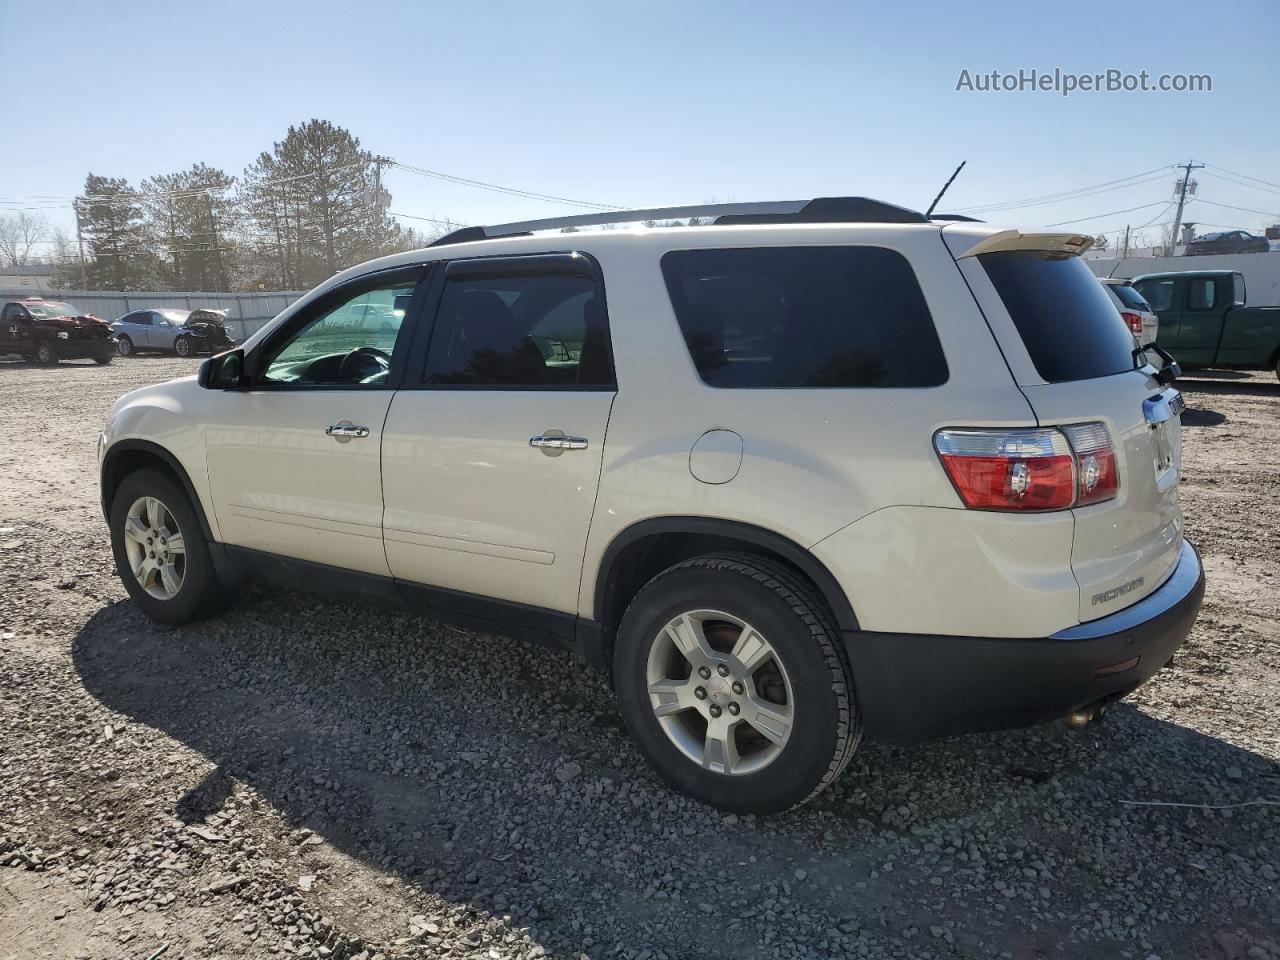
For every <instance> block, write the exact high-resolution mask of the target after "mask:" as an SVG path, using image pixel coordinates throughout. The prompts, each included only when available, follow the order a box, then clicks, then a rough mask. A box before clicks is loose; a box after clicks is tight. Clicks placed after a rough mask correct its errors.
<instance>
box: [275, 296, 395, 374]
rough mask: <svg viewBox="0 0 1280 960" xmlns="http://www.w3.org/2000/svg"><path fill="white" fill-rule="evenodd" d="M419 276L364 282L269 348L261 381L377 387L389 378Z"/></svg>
mask: <svg viewBox="0 0 1280 960" xmlns="http://www.w3.org/2000/svg"><path fill="white" fill-rule="evenodd" d="M414 286H415V280H413V279H402V280H400V281H398V282H388V283H387V284H386V285H384V286H379V287H374V288H372V289H370V288H369V287H367V286H366V287H363V288H362V289H361V290H360V292H359V293H355V294H353V295H351V296H350V297H348V298H347V299H345V300H342V301H341V302H339V303H338V304H337V305H334V306H329V307H328V308H327V309H321V310H320V311H319V312H318V313H317V314H316V316H315V317H313V318H312V319H310V320H309V321H307V322H306V323H305V325H304V326H303V327H302V329H301V330H299V331H298V332H296V333H295V334H294V335H293V336H292V337H290V338H289V339H287V340H286V341H285V342H284V343H283V344H281V345H280V346H278V347H276V348H275V349H274V351H273V352H270V353H269V355H268V359H267V360H266V363H265V364H264V367H263V373H262V380H263V382H264V383H268V384H295V385H301V386H321V385H323V386H365V387H379V386H382V385H383V384H385V383H386V382H387V378H388V376H389V375H390V372H391V361H392V357H393V356H394V354H395V351H396V349H397V344H398V343H399V342H400V336H399V335H400V325H401V323H402V322H403V320H404V314H405V310H406V308H407V307H408V305H409V299H410V297H412V296H413V290H414Z"/></svg>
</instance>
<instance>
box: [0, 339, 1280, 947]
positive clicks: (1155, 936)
mask: <svg viewBox="0 0 1280 960" xmlns="http://www.w3.org/2000/svg"><path fill="white" fill-rule="evenodd" d="M194 366H195V364H194V362H192V361H182V360H166V359H150V358H148V359H135V360H131V361H117V362H116V363H114V364H112V365H111V366H109V367H105V368H99V367H96V366H94V365H93V364H91V363H88V364H64V365H62V366H60V367H58V368H55V369H42V368H36V367H30V366H25V365H22V364H18V363H0V396H3V398H4V405H5V424H6V428H5V430H4V433H3V439H2V440H0V651H2V655H3V663H4V670H3V672H2V673H0V960H3V958H8V957H14V958H17V957H21V958H24V960H25V958H29V957H44V956H48V957H77V958H83V957H120V958H131V960H133V958H136V960H143V958H154V957H156V956H157V955H158V951H160V950H161V949H162V948H164V949H165V950H166V952H165V956H166V957H263V956H280V955H297V956H308V957H333V958H337V960H345V958H349V957H359V958H362V960H372V958H374V957H379V956H381V957H384V958H387V960H390V958H392V957H400V956H422V957H427V956H431V957H435V956H448V957H477V958H533V957H541V956H548V957H573V958H578V957H580V956H582V955H585V956H587V957H591V958H609V957H627V958H632V960H639V958H661V957H667V958H695V957H721V956H734V957H737V958H752V957H762V958H763V957H824V958H825V957H847V956H854V957H944V958H965V957H975V958H976V957H990V956H997V955H998V956H1001V957H1008V958H1018V960H1022V958H1038V957H1051V956H1072V957H1086V958H1103V957H1106V958H1111V957H1132V958H1136V960H1147V958H1150V957H1152V956H1156V957H1160V958H1173V957H1186V958H1192V957H1195V958H1202V957H1220V958H1228V960H1233V958H1255V960H1256V958H1277V957H1280V929H1278V928H1280V920H1278V919H1277V918H1280V890H1278V887H1277V872H1278V871H1280V807H1276V806H1268V805H1263V804H1253V805H1243V804H1248V803H1249V802H1250V801H1256V800H1259V799H1264V798H1270V799H1271V800H1273V801H1276V800H1280V710H1277V704H1278V703H1280V589H1278V587H1277V585H1278V584H1280V579H1278V578H1280V533H1278V531H1280V392H1278V391H1276V390H1274V389H1273V388H1270V387H1267V386H1264V384H1266V383H1267V382H1268V381H1267V380H1266V379H1265V378H1262V377H1254V378H1246V379H1245V380H1244V381H1243V382H1240V381H1230V380H1228V381H1224V382H1221V383H1218V384H1216V385H1207V386H1196V387H1191V386H1190V385H1189V386H1188V400H1189V404H1190V409H1189V410H1188V412H1187V414H1186V415H1185V418H1184V423H1185V425H1186V429H1185V430H1184V437H1185V466H1186V474H1187V479H1186V481H1185V486H1184V488H1183V498H1184V499H1183V503H1184V507H1185V510H1186V514H1187V520H1188V527H1189V531H1190V534H1191V536H1192V537H1193V538H1194V539H1195V540H1196V541H1197V543H1198V544H1199V545H1200V547H1201V548H1202V550H1203V552H1204V557H1205V563H1206V567H1207V569H1208V571H1209V574H1210V577H1211V579H1210V583H1209V590H1208V596H1207V599H1206V603H1205V608H1204V612H1203V613H1202V615H1201V618H1200V620H1199V622H1198V624H1197V626H1196V628H1195V630H1194V632H1193V634H1192V636H1191V639H1190V641H1189V643H1188V645H1187V647H1186V649H1185V652H1184V653H1183V654H1181V655H1180V656H1179V657H1178V659H1177V661H1176V662H1175V664H1174V665H1173V666H1172V667H1170V668H1169V669H1167V670H1165V671H1163V672H1162V673H1161V674H1159V675H1158V676H1157V678H1156V679H1155V680H1154V681H1153V682H1152V683H1150V684H1149V685H1148V686H1147V687H1145V688H1144V689H1143V690H1141V691H1140V692H1139V693H1138V694H1136V695H1135V696H1134V697H1132V698H1131V699H1130V700H1129V701H1127V702H1126V703H1124V704H1122V705H1120V706H1119V707H1117V708H1115V709H1113V710H1112V711H1111V713H1110V714H1109V715H1108V717H1107V718H1106V720H1105V722H1103V723H1101V724H1097V725H1095V726H1092V727H1090V728H1088V729H1086V730H1084V731H1081V732H1070V731H1067V730H1066V729H1064V728H1063V727H1061V726H1060V725H1051V726H1045V727H1041V728H1038V729H1033V730H1026V731H1018V732H1013V733H1003V734H996V735H986V736H971V737H965V738H960V739H955V740H950V741H945V742H940V743H935V744H931V745H928V746H924V747H919V748H914V749H909V750H902V749H890V748H885V747H878V746H875V745H867V746H864V747H863V749H862V750H861V751H860V752H859V753H858V755H857V756H856V757H855V758H854V761H853V762H852V764H851V765H850V767H849V769H848V770H847V772H846V773H845V774H844V776H843V777H842V778H841V779H840V781H839V782H838V783H837V784H836V785H835V786H834V787H833V788H832V789H831V790H829V791H827V792H826V793H825V794H823V795H822V796H821V797H820V798H819V799H818V801H817V802H815V803H813V804H811V805H809V806H808V807H805V808H803V809H801V810H799V811H796V812H793V813H791V814H788V815H785V816H781V817H776V818H770V819H755V818H751V817H741V818H739V817H734V816H724V815H720V814H718V813H716V812H714V811H712V810H709V809H707V808H704V807H702V806H699V805H698V804H695V803H693V802H691V801H687V800H685V799H684V798H682V797H680V796H677V795H675V794H673V793H671V792H670V791H668V790H667V789H665V788H664V787H663V786H662V785H661V784H660V783H659V782H658V781H657V780H656V778H655V777H654V776H653V775H652V774H650V773H649V772H648V771H647V769H646V768H645V767H644V765H643V763H642V761H641V759H640V757H639V756H638V754H637V753H636V751H635V750H634V749H633V748H632V747H631V745H630V743H629V742H628V741H627V739H626V737H625V735H624V733H623V731H622V729H621V726H620V723H619V719H618V717H617V714H616V712H615V710H614V707H613V704H612V700H611V697H610V694H609V691H608V689H607V688H606V686H605V684H604V683H603V681H602V678H601V677H600V676H598V675H596V674H594V673H592V672H590V671H589V670H585V669H583V668H581V667H580V666H579V665H578V664H576V663H575V662H573V661H572V660H571V659H570V658H569V657H567V656H565V655H562V654H558V653H553V652H549V651H546V650H542V649H538V648H533V647H528V646H522V645H519V644H517V643H514V642H511V641H507V640H503V639H499V638H494V637H488V636H482V635H475V634H471V633H467V632H464V631H459V630H454V629H451V628H447V627H444V626H441V625H439V624H436V623H433V622H431V621H428V620H424V619H418V618H412V617H404V616H396V615H391V614H386V613H381V612H370V611H367V610H364V609H358V608H355V607H350V606H346V605H343V604H338V603H331V602H326V601H324V600H317V599H314V598H310V597H304V596H301V595H296V594H292V593H282V592H279V591H277V590H274V589H271V588H266V587H264V588H258V589H254V590H252V591H250V592H249V594H248V595H247V596H246V597H245V598H244V600H243V601H242V602H241V603H240V604H239V605H238V606H237V607H236V608H235V609H233V610H232V611H230V612H229V613H227V614H225V615H224V616H222V617H220V618H218V619H216V620H212V621H209V622H206V623H203V624H200V625H198V626H194V627H188V628H184V629H181V630H166V629H162V628H159V627H157V626H156V625H154V624H151V623H149V622H148V621H146V620H145V619H144V618H143V617H142V616H140V615H139V613H138V612H137V611H136V610H135V609H134V608H133V606H132V605H131V604H130V603H128V602H127V601H126V599H125V593H124V590H123V589H122V588H121V587H120V585H119V583H118V582H117V580H116V578H115V575H114V572H113V570H112V567H111V561H110V553H109V550H108V546H107V537H106V530H105V527H104V524H103V522H102V519H101V516H100V515H99V512H98V506H97V482H96V464H95V459H94V443H95V440H96V436H97V431H98V428H99V426H100V424H101V422H102V420H103V418H104V416H105V414H106V412H107V409H108V408H109V406H110V404H111V403H112V402H113V401H114V400H115V398H116V397H118V396H119V395H120V394H121V393H123V392H125V391H126V390H128V389H130V388H132V387H134V386H137V385H141V384H144V383H151V382H154V381H158V380H163V379H166V378H168V377H172V376H177V375H182V374H186V373H190V372H192V371H193V369H194ZM1153 803H1164V804H1188V805H1192V806H1176V805H1175V806H1159V805H1151V804H1153ZM1218 805H1235V806H1231V807H1230V808H1222V809H1219V808H1216V807H1217V806H1218Z"/></svg>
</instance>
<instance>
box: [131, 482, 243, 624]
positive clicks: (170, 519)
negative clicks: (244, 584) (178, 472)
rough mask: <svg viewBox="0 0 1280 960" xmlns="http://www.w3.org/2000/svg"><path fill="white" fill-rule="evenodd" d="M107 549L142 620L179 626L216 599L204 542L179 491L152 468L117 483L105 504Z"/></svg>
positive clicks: (218, 596) (218, 594)
mask: <svg viewBox="0 0 1280 960" xmlns="http://www.w3.org/2000/svg"><path fill="white" fill-rule="evenodd" d="M111 550H112V553H113V554H114V555H115V561H116V572H117V573H118V574H119V576H120V580H121V582H122V583H123V584H124V588H125V590H127V591H128V592H129V596H131V597H132V598H133V601H134V603H136V604H137V605H138V606H139V607H140V608H141V609H142V612H143V613H145V614H146V615H147V616H148V617H150V618H151V619H153V620H159V621H160V622H161V623H171V624H180V623H187V622H189V621H191V620H196V619H199V618H200V617H202V616H206V615H207V614H209V613H212V612H214V610H216V609H217V607H218V606H219V605H220V602H221V599H222V589H221V585H220V584H219V583H218V578H217V574H216V573H215V571H214V568H213V557H212V556H211V555H210V552H209V541H208V540H207V539H206V538H205V536H204V531H203V529H202V528H201V526H200V521H199V518H198V517H197V516H196V513H195V509H194V508H193V507H192V505H191V501H190V500H189V499H188V498H187V495H186V493H185V492H183V490H182V489H181V488H180V487H179V486H178V485H177V484H176V483H175V482H174V481H173V480H172V479H171V478H170V477H168V476H166V475H165V474H163V473H160V472H159V471H156V470H138V471H135V472H134V473H131V474H129V475H128V476H127V477H125V478H124V480H122V481H121V483H120V486H119V487H118V488H117V490H116V492H115V496H114V498H113V499H112V501H111Z"/></svg>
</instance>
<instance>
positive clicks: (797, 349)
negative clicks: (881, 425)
mask: <svg viewBox="0 0 1280 960" xmlns="http://www.w3.org/2000/svg"><path fill="white" fill-rule="evenodd" d="M662 272H663V275H664V276H665V277H666V281H667V290H668V292H669V293H670V295H671V303H672V306H673V307H674V308H675V313H676V318H677V320H679V322H680V329H681V331H682V332H683V334H684V339H685V343H686V345H687V346H688V348H689V353H690V356H691V357H692V358H693V362H694V365H695V366H696V367H697V370H698V375H699V376H700V377H701V378H702V380H703V382H705V383H707V384H709V385H710V386H713V387H726V388H739V389H752V388H754V389H779V388H783V389H785V388H805V387H933V386H938V385H939V384H942V383H945V382H946V380H947V363H946V360H945V359H944V358H943V355H942V346H941V345H940V344H939V343H938V335H937V332H936V331H935V330H934V326H933V318H932V317H931V316H930V314H929V308H928V306H927V305H926V303H925V300H924V294H923V293H922V292H921V291H920V285H919V284H918V283H917V282H916V277H915V274H914V273H913V272H912V270H911V266H910V265H909V264H908V263H907V261H906V259H905V258H904V257H903V256H902V255H901V254H899V253H896V252H894V251H892V250H886V249H883V248H880V247H757V248H739V249H731V250H678V251H673V252H671V253H668V254H666V255H665V256H664V257H663V258H662Z"/></svg>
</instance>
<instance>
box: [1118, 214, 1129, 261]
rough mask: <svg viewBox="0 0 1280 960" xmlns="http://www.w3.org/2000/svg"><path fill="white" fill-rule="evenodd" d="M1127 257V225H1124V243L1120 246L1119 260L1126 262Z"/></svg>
mask: <svg viewBox="0 0 1280 960" xmlns="http://www.w3.org/2000/svg"><path fill="white" fill-rule="evenodd" d="M1128 257H1129V225H1128V224H1127V223H1126V224H1125V225H1124V243H1123V244H1121V246H1120V259H1121V260H1126V259H1128Z"/></svg>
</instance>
